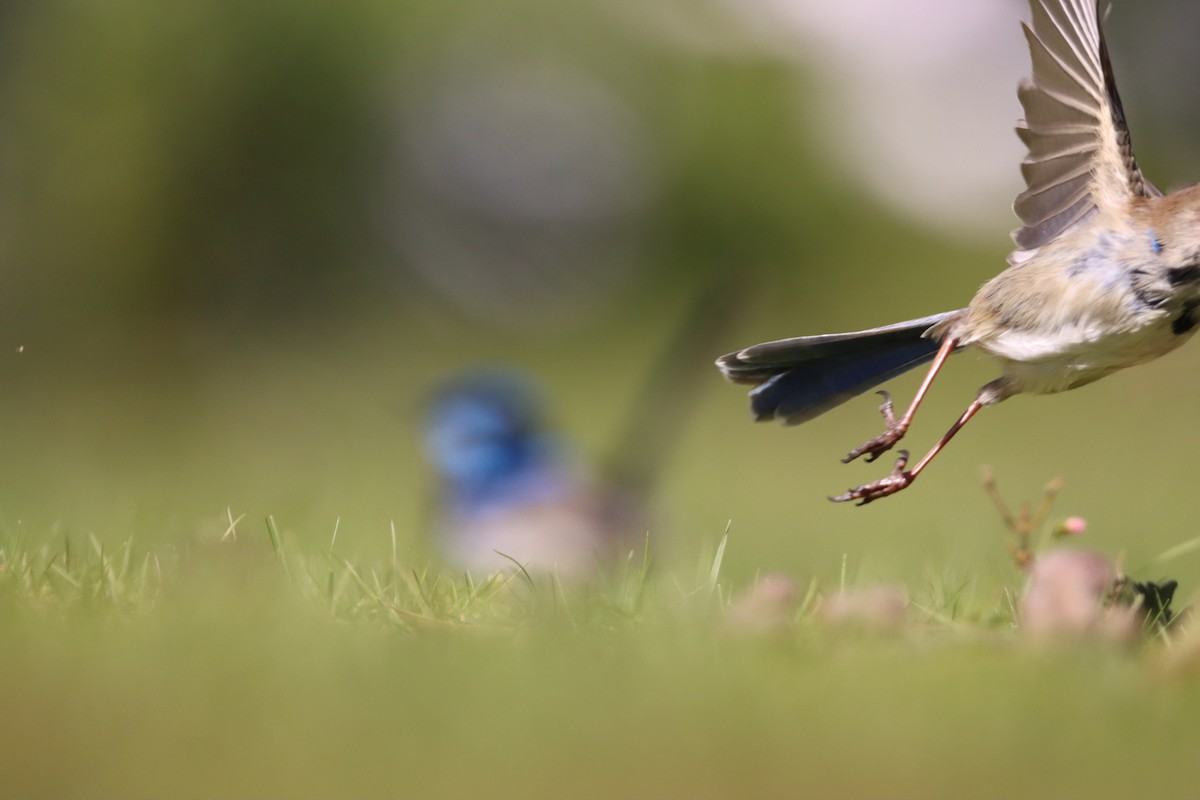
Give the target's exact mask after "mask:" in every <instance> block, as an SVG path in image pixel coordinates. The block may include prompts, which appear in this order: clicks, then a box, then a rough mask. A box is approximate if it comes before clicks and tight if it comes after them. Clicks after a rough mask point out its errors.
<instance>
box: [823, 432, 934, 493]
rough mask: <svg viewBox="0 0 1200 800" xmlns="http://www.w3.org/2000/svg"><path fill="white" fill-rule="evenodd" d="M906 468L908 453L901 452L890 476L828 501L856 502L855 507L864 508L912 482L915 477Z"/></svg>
mask: <svg viewBox="0 0 1200 800" xmlns="http://www.w3.org/2000/svg"><path fill="white" fill-rule="evenodd" d="M889 446H890V445H889ZM906 467H908V451H907V450H901V451H900V457H899V458H897V459H896V466H894V467H892V474H891V475H888V476H887V477H886V478H880V479H879V480H877V481H874V482H872V483H865V484H863V485H862V486H859V487H858V488H857V489H851V490H850V491H848V492H846V493H845V494H839V495H838V496H837V497H831V498H829V499H830V500H832V501H833V502H835V503H845V502H847V501H849V500H857V501H858V503H857V505H860V506H865V505H866V504H867V503H869V502H871V501H872V500H878V499H879V498H881V497H887V496H888V495H890V494H895V493H896V492H898V491H900V490H901V489H903V488H905V487H907V486H908V485H909V484H910V483H912V482H913V478H914V477H915V476H914V475H913V474H912V473H911V472H909V471H908V470H907V469H906Z"/></svg>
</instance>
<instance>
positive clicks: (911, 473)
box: [829, 400, 983, 506]
mask: <svg viewBox="0 0 1200 800" xmlns="http://www.w3.org/2000/svg"><path fill="white" fill-rule="evenodd" d="M981 408H983V403H981V402H980V401H979V400H975V401H974V402H972V403H971V405H969V406H967V410H966V411H964V412H963V415H962V416H961V417H959V418H958V420H957V421H956V422H955V423H954V424H953V425H951V426H950V430H948V431H946V433H945V435H944V436H942V438H941V439H939V440H938V443H937V444H935V445H934V446H933V448H932V449H931V450H930V451H929V452H928V453H926V454H925V457H924V458H922V459H921V460H920V461H918V462H917V465H916V466H915V467H913V468H912V469H905V468H906V467H907V466H908V451H907V450H901V451H900V458H898V459H896V466H894V467H893V468H892V474H891V475H888V476H887V477H886V478H880V479H879V480H877V481H875V482H873V483H867V484H863V485H862V486H859V487H858V488H857V489H851V490H850V491H848V492H846V493H845V494H840V495H838V496H837V497H831V498H829V499H830V500H832V501H834V502H835V503H844V502H846V501H847V500H857V501H858V505H860V506H865V505H866V504H867V503H869V502H871V501H872V500H878V499H879V498H881V497H887V496H888V495H889V494H895V493H896V492H898V491H900V490H901V489H904V488H906V487H907V486H908V485H909V484H911V483H912V482H913V481H915V480H916V479H917V476H918V475H920V474H921V470H923V469H925V467H926V465H928V464H929V462H930V461H932V460H933V457H934V456H936V455H937V454H938V453H940V452H941V450H942V448H943V447H945V446H946V443H947V442H949V441H950V440H951V439H953V438H954V434H956V433H958V431H959V430H960V429H961V428H962V426H963V425H966V424H967V420H969V419H970V418H971V417H973V416H975V413H976V412H977V411H979V409H981Z"/></svg>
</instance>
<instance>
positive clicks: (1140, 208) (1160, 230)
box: [717, 0, 1200, 505]
mask: <svg viewBox="0 0 1200 800" xmlns="http://www.w3.org/2000/svg"><path fill="white" fill-rule="evenodd" d="M1029 5H1030V10H1031V20H1030V22H1028V23H1024V22H1023V23H1022V28H1023V30H1024V32H1025V38H1026V39H1027V40H1028V42H1029V53H1030V56H1031V58H1032V62H1033V75H1032V78H1029V79H1026V80H1023V81H1022V82H1021V83H1020V86H1019V88H1018V92H1017V94H1018V97H1019V98H1020V101H1021V105H1022V107H1023V109H1024V112H1025V118H1024V119H1023V120H1022V121H1020V122H1019V123H1018V124H1017V134H1018V135H1019V136H1020V138H1021V141H1022V142H1024V143H1025V145H1026V147H1027V148H1028V155H1027V156H1026V157H1025V159H1024V160H1023V161H1022V162H1021V172H1022V174H1023V175H1024V178H1025V183H1026V188H1025V190H1024V191H1022V192H1021V193H1020V194H1019V195H1017V198H1016V201H1015V203H1014V204H1013V209H1014V211H1015V212H1016V214H1017V216H1018V217H1019V218H1020V220H1021V222H1022V223H1023V224H1022V226H1021V227H1020V228H1018V229H1017V230H1016V231H1014V232H1013V240H1014V242H1015V243H1016V249H1015V250H1014V251H1013V252H1012V253H1011V254H1010V256H1009V258H1008V263H1009V266H1008V268H1007V269H1005V270H1004V271H1003V272H1001V273H1000V274H999V275H997V276H996V277H994V278H992V279H991V280H990V281H988V282H987V283H985V284H984V285H983V287H982V288H980V289H979V291H978V292H977V293H976V294H975V297H974V298H972V300H971V302H970V303H969V304H968V305H967V306H966V308H961V309H958V310H956V311H946V312H943V313H940V314H934V315H932V316H928V317H922V318H921V319H914V320H909V321H907V322H899V323H896V324H893V325H886V326H884V327H880V328H872V329H870V330H863V331H855V332H852V333H837V334H826V335H820V336H801V337H798V338H793V339H782V340H779V341H774V342H766V343H764V344H758V345H754V346H753V347H748V348H746V349H744V350H739V351H737V352H735V353H730V354H728V355H725V356H722V357H721V358H719V359H717V366H718V367H719V368H720V370H721V372H722V373H724V375H725V377H726V378H728V379H729V380H731V381H734V382H736V383H746V384H752V385H754V386H755V387H756V388H755V389H753V390H752V391H751V392H750V405H751V409H752V411H753V413H754V416H755V418H756V419H758V420H760V421H761V420H770V419H777V420H780V421H781V422H783V423H784V424H788V425H794V424H797V423H800V422H805V421H807V420H810V419H812V418H813V417H816V416H817V415H819V414H822V413H824V412H825V411H828V410H829V409H831V408H833V407H834V406H837V405H840V404H841V403H843V402H845V401H846V400H849V399H850V398H852V397H855V396H856V395H859V394H861V393H863V392H865V391H867V390H868V389H871V388H873V387H875V386H877V385H879V384H880V383H882V382H884V381H886V380H888V379H890V378H893V377H895V376H897V375H900V374H901V373H904V372H907V371H908V370H911V369H913V368H915V367H917V366H920V365H922V364H925V363H929V368H928V371H927V372H926V374H925V378H924V380H922V381H921V383H920V386H919V387H918V389H917V391H916V395H915V396H914V397H913V400H912V402H911V403H910V404H909V405H908V408H907V409H906V410H905V411H904V413H902V414H901V415H899V416H896V415H895V413H894V411H893V407H892V399H891V396H890V395H889V394H888V393H887V392H880V393H879V394H881V395H882V396H883V404H882V405H881V406H880V412H881V413H882V414H883V418H884V423H885V427H884V431H883V433H881V434H880V435H878V436H876V437H875V438H873V439H870V440H869V441H867V442H865V443H864V444H862V445H860V446H858V447H856V448H854V449H853V450H851V451H850V453H849V455H847V456H846V458H845V459H843V461H844V462H847V463H848V462H850V461H853V460H854V459H856V458H858V457H860V456H866V460H867V461H873V460H875V459H876V458H878V457H879V456H880V455H882V454H883V453H885V452H887V451H888V450H890V449H892V447H894V446H895V445H896V443H897V442H899V441H900V440H901V439H902V438H903V437H904V434H905V433H906V432H907V431H908V428H909V426H910V424H911V423H912V420H913V415H914V414H916V412H917V409H918V407H919V406H920V404H921V400H922V399H923V398H924V397H925V394H926V392H928V390H929V387H930V385H931V384H932V383H933V380H934V378H935V377H936V376H937V374H938V372H939V371H940V370H941V368H942V367H943V366H944V365H945V363H946V361H947V359H949V357H950V356H951V355H952V354H954V353H956V352H958V351H960V350H963V349H966V348H972V349H975V350H979V351H981V352H983V353H985V354H987V355H988V356H990V357H992V358H993V359H995V360H996V361H997V362H998V363H999V365H1000V377H998V378H996V379H995V380H993V381H991V382H990V383H988V384H986V385H984V386H983V387H982V388H981V389H980V390H979V393H978V394H977V396H976V397H975V399H974V400H973V401H972V402H971V403H970V404H969V405H968V406H967V407H966V409H965V410H964V411H963V413H962V415H961V416H960V417H959V418H958V419H957V420H955V421H954V424H953V425H951V426H950V428H949V430H947V431H946V433H945V434H944V435H943V436H942V437H941V439H940V440H939V441H938V442H937V443H936V444H934V446H933V447H932V448H931V449H930V450H929V451H928V452H927V453H926V454H925V455H924V456H923V457H922V458H921V459H920V460H918V461H917V462H916V463H915V464H913V465H912V466H910V465H909V453H908V452H907V451H905V450H899V451H897V452H898V455H899V458H898V459H897V461H896V463H895V467H894V468H893V469H892V472H891V473H890V474H889V475H887V476H885V477H883V478H881V479H879V480H877V481H873V482H871V483H867V484H864V485H862V486H859V487H857V488H854V489H850V490H849V491H847V492H846V493H845V494H841V495H838V496H837V497H832V498H830V499H831V500H834V501H836V502H846V501H855V500H856V501H858V504H859V505H864V504H866V503H870V502H872V501H874V500H878V499H879V498H881V497H887V496H889V495H892V494H895V493H896V492H899V491H900V490H902V489H904V488H906V487H908V486H909V485H911V484H912V482H913V481H914V480H916V478H917V476H918V475H920V474H921V472H922V471H924V469H925V468H926V467H927V466H928V465H929V463H930V461H932V460H933V458H934V457H935V456H936V455H937V454H938V453H939V452H940V451H941V450H942V448H944V447H945V446H946V444H947V442H949V441H950V440H951V439H952V438H953V437H954V435H955V434H956V433H958V431H959V430H960V429H961V428H962V427H963V426H964V425H966V424H967V422H968V421H969V420H970V419H971V418H972V417H974V416H975V415H976V414H977V413H978V412H979V411H980V410H981V409H983V408H986V407H987V406H991V405H995V404H996V403H999V402H1000V401H1002V400H1005V399H1007V398H1009V397H1012V396H1013V395H1016V394H1022V393H1030V394H1052V393H1055V392H1063V391H1066V390H1068V389H1075V388H1077V387H1080V386H1084V385H1086V384H1089V383H1091V382H1093V381H1095V380H1099V379H1100V378H1103V377H1104V376H1106V375H1108V374H1110V373H1112V372H1115V371H1117V370H1119V369H1124V368H1125V367H1131V366H1134V365H1136V364H1141V363H1144V362H1146V361H1150V360H1152V359H1155V358H1158V357H1159V356H1161V355H1163V354H1165V353H1168V352H1170V351H1171V350H1174V349H1175V348H1177V347H1179V346H1180V345H1181V344H1183V342H1185V341H1187V340H1188V339H1189V338H1191V336H1192V334H1194V333H1195V329H1196V324H1197V321H1198V320H1200V185H1198V186H1191V187H1188V188H1185V189H1181V190H1179V191H1176V192H1173V193H1171V194H1168V195H1165V196H1164V195H1163V193H1162V192H1160V191H1159V190H1158V189H1156V188H1155V187H1154V186H1153V185H1152V184H1151V183H1150V182H1149V181H1147V180H1146V179H1145V178H1144V177H1143V176H1142V172H1141V170H1140V169H1139V168H1138V165H1137V161H1136V160H1135V159H1134V155H1133V148H1132V145H1131V143H1130V137H1129V129H1128V127H1127V126H1126V123H1125V113H1124V111H1123V110H1122V107H1121V99H1120V97H1119V96H1118V94H1117V86H1116V83H1115V81H1114V80H1113V74H1112V65H1111V63H1110V61H1109V55H1108V48H1107V46H1106V45H1105V41H1104V33H1103V31H1102V29H1101V24H1100V18H1099V8H1098V3H1097V2H1096V0H1030V2H1029Z"/></svg>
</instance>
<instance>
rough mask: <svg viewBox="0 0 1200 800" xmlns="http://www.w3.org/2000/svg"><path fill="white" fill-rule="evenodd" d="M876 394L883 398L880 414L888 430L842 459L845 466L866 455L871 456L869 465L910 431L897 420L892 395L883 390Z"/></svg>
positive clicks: (868, 457) (868, 458)
mask: <svg viewBox="0 0 1200 800" xmlns="http://www.w3.org/2000/svg"><path fill="white" fill-rule="evenodd" d="M876 394H877V395H879V396H880V397H882V398H883V403H882V404H880V406H879V413H880V414H882V415H883V421H884V423H885V424H886V425H887V430H885V431H884V432H883V433H881V434H879V435H878V436H876V437H875V438H874V439H871V440H870V441H868V442H865V443H864V444H862V445H860V446H858V447H856V448H854V449H853V450H851V451H850V453H849V455H847V456H846V457H845V458H843V459H842V463H843V464H849V463H850V462H851V461H853V460H854V459H856V458H858V457H859V456H861V455H864V454H869V455H867V462H868V463H870V462H872V461H874V460H875V459H877V458H879V456H880V455H882V454H883V453H886V452H887V451H888V450H891V449H892V448H893V447H895V446H896V442H898V441H900V440H901V439H903V438H904V434H905V433H906V432H907V431H908V426H907V425H905V424H902V421H900V420H897V419H896V415H895V414H894V413H893V412H892V396H891V394H889V393H888V392H885V391H882V390H881V391H878V392H876Z"/></svg>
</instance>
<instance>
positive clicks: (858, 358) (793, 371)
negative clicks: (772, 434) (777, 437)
mask: <svg viewBox="0 0 1200 800" xmlns="http://www.w3.org/2000/svg"><path fill="white" fill-rule="evenodd" d="M958 313H959V312H958V311H946V312H943V313H941V314H934V315H933V316H930V317H922V318H921V319H913V320H908V321H907V322H897V323H896V324H895V325H885V326H884V327H882V328H872V329H871V330H866V331H854V332H852V333H831V334H825V335H823V336H800V337H797V338H795V339H780V340H779V341H775V342H765V343H763V344H756V345H754V346H753V347H747V348H746V349H745V350H739V351H738V352H736V353H730V354H729V355H725V356H721V357H720V358H718V359H717V366H718V367H719V368H720V369H721V372H722V373H724V375H725V377H726V378H728V379H729V380H731V381H733V382H735V383H748V384H753V385H755V386H756V387H757V388H755V389H754V390H753V391H751V392H750V409H751V410H752V411H753V412H754V418H755V419H756V420H758V421H760V422H761V421H763V420H769V419H778V420H780V421H781V422H783V423H784V424H785V425H796V424H798V423H801V422H806V421H808V420H810V419H812V418H813V417H816V416H818V415H820V414H824V413H825V412H826V411H828V410H829V409H831V408H833V407H835V406H839V405H841V404H842V403H844V402H846V401H847V400H849V399H850V398H852V397H855V396H857V395H860V394H862V393H863V392H865V391H867V390H868V389H871V388H872V387H875V386H878V385H879V384H881V383H883V382H884V381H886V380H888V379H890V378H894V377H896V376H897V375H900V374H902V373H905V372H908V371H909V370H910V369H912V368H913V367H917V366H920V365H921V364H924V363H925V362H927V361H929V360H930V359H932V358H933V356H934V354H935V353H936V352H937V349H938V341H937V338H936V337H929V338H926V336H925V334H926V333H927V332H928V331H929V329H930V328H932V327H933V326H935V325H937V324H938V323H941V322H945V321H947V320H949V319H950V318H951V317H953V316H954V315H955V314H958Z"/></svg>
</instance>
